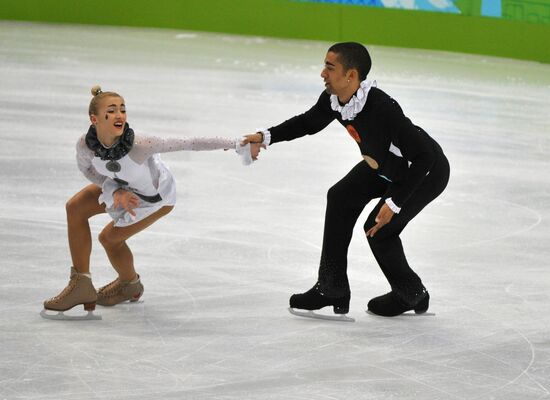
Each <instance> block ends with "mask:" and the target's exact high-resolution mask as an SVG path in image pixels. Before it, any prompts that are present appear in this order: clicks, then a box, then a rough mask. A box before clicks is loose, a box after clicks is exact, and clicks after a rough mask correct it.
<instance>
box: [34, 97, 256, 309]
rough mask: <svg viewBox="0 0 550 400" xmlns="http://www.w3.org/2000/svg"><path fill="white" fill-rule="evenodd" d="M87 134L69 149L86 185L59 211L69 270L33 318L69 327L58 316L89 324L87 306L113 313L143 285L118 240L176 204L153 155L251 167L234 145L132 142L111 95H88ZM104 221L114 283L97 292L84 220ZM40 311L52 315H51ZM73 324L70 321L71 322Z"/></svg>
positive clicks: (138, 138) (118, 100) (136, 138)
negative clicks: (214, 155)
mask: <svg viewBox="0 0 550 400" xmlns="http://www.w3.org/2000/svg"><path fill="white" fill-rule="evenodd" d="M92 95H93V98H92V100H91V102H90V107H89V116H90V121H91V125H90V128H89V130H88V132H87V133H86V134H85V135H83V136H82V137H81V138H80V139H79V140H78V143H77V146H76V150H77V163H78V168H79V169H80V171H82V173H83V174H84V176H85V177H86V178H88V179H89V180H90V181H91V182H92V183H91V184H89V185H88V186H86V187H85V188H83V189H82V190H81V191H80V192H78V193H76V194H75V195H74V196H73V197H72V198H71V199H70V200H69V201H68V202H67V204H66V210H67V228H68V236H69V249H70V253H71V258H72V262H73V266H72V268H71V274H70V281H69V284H68V285H67V287H65V289H63V290H62V291H61V293H60V294H58V295H57V296H55V297H53V298H51V299H49V300H46V301H45V302H44V310H43V311H42V312H41V315H42V316H43V317H45V318H52V319H71V317H68V316H66V315H64V314H63V311H66V310H69V309H71V308H73V307H75V306H77V305H79V304H83V305H84V309H85V310H87V311H88V315H87V316H85V317H79V319H81V318H86V319H97V318H100V317H97V316H94V315H93V313H92V312H91V311H93V310H94V309H95V305H96V303H97V304H100V305H103V306H113V305H115V304H118V303H121V302H124V301H127V300H129V301H132V302H134V301H137V300H138V299H139V298H140V297H141V296H142V295H143V285H142V283H141V282H140V278H139V275H138V274H137V273H136V271H135V268H134V261H133V256H132V252H131V250H130V248H129V247H128V245H127V244H126V240H127V239H128V238H130V237H132V236H134V235H135V234H136V233H138V232H141V231H142V230H144V229H145V228H147V227H148V226H150V225H152V224H153V223H154V222H156V221H157V220H158V219H159V218H161V217H163V216H165V215H166V214H168V213H169V212H170V211H172V209H173V208H174V205H175V203H176V187H175V181H174V178H173V176H172V174H171V173H170V171H169V170H168V168H167V167H166V166H165V164H164V163H163V162H162V160H161V159H160V156H159V153H166V152H171V151H180V150H195V151H202V150H217V149H224V150H227V149H235V150H236V151H237V153H238V154H239V155H241V157H242V158H243V163H244V164H250V163H251V162H252V159H251V155H250V145H248V144H247V145H244V146H242V145H241V144H240V143H239V140H238V139H226V138H218V137H216V138H171V139H162V138H159V137H153V136H145V135H135V134H134V131H133V130H132V129H131V128H130V127H129V125H128V123H127V122H126V106H125V104H124V99H123V98H122V96H120V95H119V94H117V93H114V92H102V91H101V88H100V87H99V86H94V87H93V88H92ZM105 212H107V213H109V215H110V216H111V217H112V219H113V220H112V221H111V222H110V223H108V224H107V226H105V228H104V229H103V231H102V232H101V233H100V234H99V241H100V243H101V244H102V245H103V247H104V249H105V252H106V253H107V256H108V258H109V261H110V262H111V265H112V266H113V268H114V269H115V270H116V272H117V273H118V277H117V278H116V279H115V280H114V281H113V282H111V283H109V284H107V285H105V286H103V287H102V288H100V289H99V290H98V291H97V292H96V290H95V288H94V286H93V284H92V280H91V275H90V254H91V249H92V239H91V232H90V225H89V223H88V220H89V218H91V217H92V216H94V215H97V214H101V213H105ZM46 310H52V311H57V312H58V313H57V314H54V315H51V314H48V313H46ZM72 318H75V317H72Z"/></svg>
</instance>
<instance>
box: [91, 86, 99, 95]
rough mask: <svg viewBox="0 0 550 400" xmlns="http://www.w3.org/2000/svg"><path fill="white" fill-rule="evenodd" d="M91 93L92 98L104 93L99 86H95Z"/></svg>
mask: <svg viewBox="0 0 550 400" xmlns="http://www.w3.org/2000/svg"><path fill="white" fill-rule="evenodd" d="M91 92H92V96H97V95H98V94H100V93H101V92H102V90H101V86H99V85H94V86H93V87H92V90H91Z"/></svg>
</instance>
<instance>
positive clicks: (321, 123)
mask: <svg viewBox="0 0 550 400" xmlns="http://www.w3.org/2000/svg"><path fill="white" fill-rule="evenodd" d="M334 118H335V114H334V112H333V111H332V109H331V108H330V95H329V94H328V93H326V92H323V93H322V94H321V96H319V100H317V103H316V104H315V105H314V106H313V107H311V108H310V109H309V110H308V111H306V112H305V113H303V114H300V115H297V116H295V117H292V118H290V119H288V120H286V121H285V122H283V123H282V124H279V125H277V126H273V127H271V128H269V132H270V133H271V143H270V144H273V143H277V142H283V141H288V140H293V139H297V138H299V137H302V136H305V135H313V134H315V133H317V132H319V131H321V130H322V129H324V128H325V127H326V126H327V125H328V124H330V123H331V122H332V121H333V120H334Z"/></svg>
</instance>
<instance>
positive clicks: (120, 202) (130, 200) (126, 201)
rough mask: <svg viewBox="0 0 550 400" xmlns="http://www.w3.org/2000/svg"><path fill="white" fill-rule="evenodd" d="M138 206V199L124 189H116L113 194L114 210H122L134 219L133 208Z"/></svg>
mask: <svg viewBox="0 0 550 400" xmlns="http://www.w3.org/2000/svg"><path fill="white" fill-rule="evenodd" d="M138 206H139V198H138V197H137V196H136V195H135V194H133V193H132V192H129V191H127V190H124V189H118V190H117V191H115V192H114V193H113V207H114V208H124V209H125V210H126V211H128V213H129V214H130V215H131V216H133V217H135V216H136V213H135V212H134V208H136V207H138Z"/></svg>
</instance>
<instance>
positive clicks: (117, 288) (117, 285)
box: [99, 278, 123, 297]
mask: <svg viewBox="0 0 550 400" xmlns="http://www.w3.org/2000/svg"><path fill="white" fill-rule="evenodd" d="M122 289H123V284H122V283H121V282H120V281H119V280H118V278H117V279H115V280H114V281H112V282H111V283H109V284H108V285H106V286H104V287H102V288H101V289H100V290H99V293H100V294H101V295H102V296H105V297H113V296H116V295H117V294H119V293H120V292H121V291H122Z"/></svg>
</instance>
